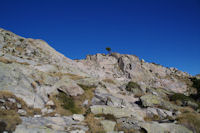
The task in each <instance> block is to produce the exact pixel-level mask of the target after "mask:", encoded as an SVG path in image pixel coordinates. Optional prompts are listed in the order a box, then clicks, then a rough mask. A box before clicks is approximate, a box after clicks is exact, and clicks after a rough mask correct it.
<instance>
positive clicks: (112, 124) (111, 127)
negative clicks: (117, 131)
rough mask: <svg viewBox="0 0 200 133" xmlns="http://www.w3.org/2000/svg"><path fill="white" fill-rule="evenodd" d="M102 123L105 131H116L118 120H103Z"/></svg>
mask: <svg viewBox="0 0 200 133" xmlns="http://www.w3.org/2000/svg"><path fill="white" fill-rule="evenodd" d="M100 123H101V125H102V126H103V128H104V131H106V132H112V131H114V128H115V125H116V122H114V121H109V120H102V121H101V122H100Z"/></svg>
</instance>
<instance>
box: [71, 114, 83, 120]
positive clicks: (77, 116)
mask: <svg viewBox="0 0 200 133" xmlns="http://www.w3.org/2000/svg"><path fill="white" fill-rule="evenodd" d="M72 118H73V120H75V121H83V120H84V119H85V117H84V116H83V115H81V114H73V116H72Z"/></svg>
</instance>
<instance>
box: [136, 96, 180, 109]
mask: <svg viewBox="0 0 200 133" xmlns="http://www.w3.org/2000/svg"><path fill="white" fill-rule="evenodd" d="M140 100H141V101H142V105H143V106H145V107H156V106H160V107H162V108H165V109H167V110H177V108H178V107H177V106H176V105H174V104H171V103H170V102H169V101H166V100H163V99H162V98H160V97H158V96H155V95H152V94H146V95H144V96H142V97H140Z"/></svg>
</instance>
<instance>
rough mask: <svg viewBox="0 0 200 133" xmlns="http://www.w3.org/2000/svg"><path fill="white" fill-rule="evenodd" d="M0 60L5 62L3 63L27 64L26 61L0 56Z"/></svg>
mask: <svg viewBox="0 0 200 133" xmlns="http://www.w3.org/2000/svg"><path fill="white" fill-rule="evenodd" d="M0 62H2V63H5V64H11V63H18V64H21V65H29V64H28V63H27V62H18V61H14V60H8V59H6V58H3V57H0Z"/></svg>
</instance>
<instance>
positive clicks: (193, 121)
mask: <svg viewBox="0 0 200 133" xmlns="http://www.w3.org/2000/svg"><path fill="white" fill-rule="evenodd" d="M177 121H178V123H179V124H182V125H184V126H186V127H187V128H189V129H191V130H192V131H193V132H195V133H200V128H199V127H200V114H197V113H183V114H181V115H180V116H179V117H178V118H177Z"/></svg>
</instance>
